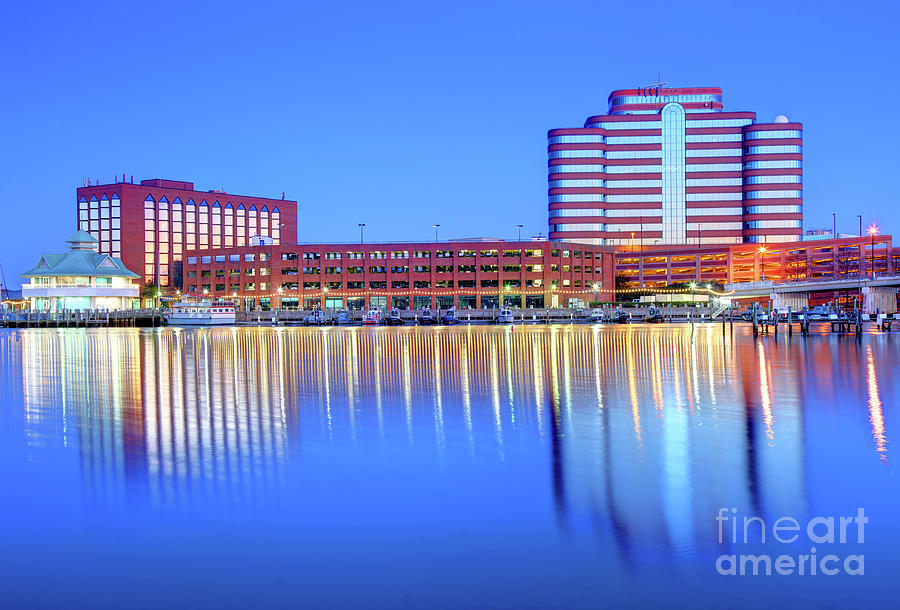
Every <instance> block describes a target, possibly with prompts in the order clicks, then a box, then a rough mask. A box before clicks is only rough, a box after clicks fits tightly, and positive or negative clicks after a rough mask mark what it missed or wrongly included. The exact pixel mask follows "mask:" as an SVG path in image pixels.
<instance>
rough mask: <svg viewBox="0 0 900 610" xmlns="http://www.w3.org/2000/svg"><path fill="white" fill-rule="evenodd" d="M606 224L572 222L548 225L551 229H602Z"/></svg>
mask: <svg viewBox="0 0 900 610" xmlns="http://www.w3.org/2000/svg"><path fill="white" fill-rule="evenodd" d="M605 227H606V225H603V224H597V223H588V222H582V223H572V224H556V225H550V230H551V231H604V230H605Z"/></svg>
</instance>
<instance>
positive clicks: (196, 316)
mask: <svg viewBox="0 0 900 610" xmlns="http://www.w3.org/2000/svg"><path fill="white" fill-rule="evenodd" d="M164 317H165V320H166V324H168V325H170V326H227V325H230V324H234V323H235V320H236V319H237V312H236V310H235V307H234V303H226V302H222V303H212V302H210V301H200V302H197V303H189V302H180V303H175V304H173V305H172V309H171V310H170V311H168V312H167V313H165V314H164Z"/></svg>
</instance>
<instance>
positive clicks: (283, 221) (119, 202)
mask: <svg viewBox="0 0 900 610" xmlns="http://www.w3.org/2000/svg"><path fill="white" fill-rule="evenodd" d="M76 198H77V200H78V204H77V208H76V210H77V211H76V215H77V218H76V221H77V226H78V228H79V229H80V230H83V231H87V232H89V233H91V235H93V236H94V237H96V238H97V240H98V241H99V242H100V245H99V251H100V253H102V254H110V255H111V256H114V257H118V258H121V259H122V262H124V263H125V266H126V267H128V269H130V270H131V271H133V272H135V273H137V274H138V275H140V276H141V279H142V282H143V283H145V284H156V285H158V286H162V287H168V286H172V287H175V286H180V285H181V273H182V268H181V265H182V261H183V257H184V253H185V252H187V251H189V250H198V249H201V250H205V249H209V248H231V247H235V246H244V245H248V244H249V243H250V238H251V237H253V236H255V235H261V236H265V237H270V238H271V239H272V241H273V242H274V243H276V244H278V243H281V242H286V243H291V242H295V241H296V240H297V202H296V201H290V200H285V199H283V196H282V199H267V198H263V197H247V196H244V195H233V194H229V193H225V192H224V191H219V190H209V191H197V190H195V189H194V184H193V183H192V182H180V181H176V180H162V179H152V180H142V181H141V182H140V184H133V183H132V182H125V181H124V177H123V180H122V181H118V180H117V181H116V182H113V183H112V184H101V185H93V186H85V187H82V188H79V189H77V191H76Z"/></svg>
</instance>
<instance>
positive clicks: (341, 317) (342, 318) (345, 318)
mask: <svg viewBox="0 0 900 610" xmlns="http://www.w3.org/2000/svg"><path fill="white" fill-rule="evenodd" d="M334 323H335V324H337V325H338V326H349V325H350V324H353V318H352V317H351V316H350V312H349V311H347V310H346V309H344V310H341V311H339V312H338V315H337V319H336V320H335V321H334Z"/></svg>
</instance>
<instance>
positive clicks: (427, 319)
mask: <svg viewBox="0 0 900 610" xmlns="http://www.w3.org/2000/svg"><path fill="white" fill-rule="evenodd" d="M437 323H438V319H437V318H436V317H435V315H434V314H433V313H432V311H431V308H430V307H426V308H425V309H424V310H422V316H421V317H420V318H419V324H422V325H425V326H433V325H435V324H437Z"/></svg>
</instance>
